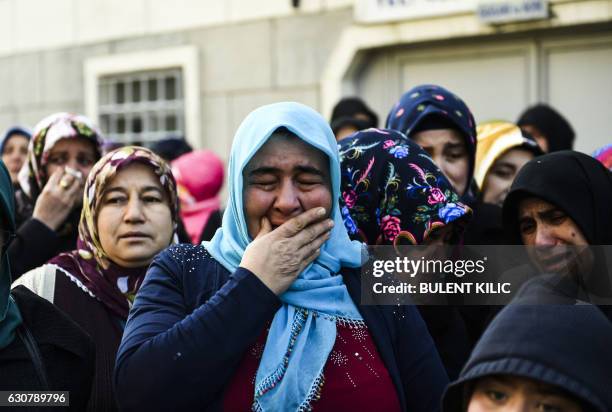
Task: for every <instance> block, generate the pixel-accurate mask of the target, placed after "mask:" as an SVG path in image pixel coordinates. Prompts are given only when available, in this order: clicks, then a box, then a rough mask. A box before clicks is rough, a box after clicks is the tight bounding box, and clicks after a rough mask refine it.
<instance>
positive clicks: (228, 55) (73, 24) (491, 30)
mask: <svg viewBox="0 0 612 412" xmlns="http://www.w3.org/2000/svg"><path fill="white" fill-rule="evenodd" d="M359 1H362V0H302V1H301V2H300V3H301V5H300V8H299V9H294V8H293V7H292V6H291V1H289V0H286V1H285V0H262V1H252V0H224V1H212V0H173V1H172V2H167V1H164V0H130V1H127V2H126V1H118V0H0V128H5V127H7V126H9V125H11V124H13V123H16V122H17V123H25V124H29V125H33V124H34V123H35V122H36V121H38V120H40V119H41V118H42V117H44V116H45V115H47V114H49V113H51V112H55V111H59V110H71V111H78V112H87V113H88V114H90V115H91V114H93V115H95V113H96V87H95V82H96V78H97V77H96V76H101V75H104V74H109V73H111V74H112V73H121V72H123V71H131V70H146V69H148V68H158V67H165V66H168V67H181V68H183V69H184V71H186V72H187V73H188V75H187V76H186V77H185V85H184V86H185V89H186V93H185V94H186V95H187V94H189V96H190V97H189V98H188V99H187V100H188V101H186V107H185V113H186V114H185V115H186V129H187V133H188V136H187V138H188V140H189V141H190V142H192V143H193V144H194V145H195V146H197V147H207V148H211V149H213V150H215V151H217V152H218V153H219V154H220V155H222V156H223V157H227V154H228V153H229V147H230V145H231V140H232V136H233V133H234V131H235V129H236V128H237V126H238V124H239V123H240V121H241V120H242V119H243V118H244V116H245V115H246V114H247V113H248V112H249V111H251V110H252V109H254V108H256V107H257V106H259V105H262V104H265V103H270V102H274V101H279V100H296V101H300V102H303V103H305V104H308V105H311V106H313V107H315V108H317V109H318V110H320V111H321V112H322V113H324V114H325V115H326V116H328V115H329V113H330V111H331V107H332V106H333V104H334V103H335V102H336V101H337V100H338V99H339V98H340V97H341V96H342V95H347V94H360V95H362V96H363V97H365V98H366V99H367V100H368V102H371V104H372V105H373V106H374V108H375V109H376V110H377V112H378V113H379V115H380V117H381V119H384V117H385V115H386V112H387V111H388V109H389V107H390V105H391V104H393V102H394V101H395V100H397V98H398V97H399V96H400V94H401V93H402V92H403V91H405V89H407V88H410V87H412V86H413V85H415V84H417V83H421V82H425V81H432V82H440V83H443V84H446V85H447V86H449V87H450V88H452V89H454V90H455V89H456V91H457V93H458V94H460V95H462V96H464V97H465V99H466V100H467V101H468V103H469V104H470V105H471V106H472V107H473V108H474V111H475V112H476V116H477V118H479V119H482V120H484V119H488V118H493V117H494V118H508V119H510V120H512V119H514V118H515V116H516V114H517V113H518V112H519V111H520V110H521V109H522V108H523V107H524V106H525V105H527V104H531V103H535V102H537V101H548V102H551V103H552V104H554V105H556V106H558V107H559V109H560V110H561V111H562V112H563V113H564V114H566V115H567V116H568V117H569V118H570V120H571V121H572V123H573V124H574V125H575V126H576V129H577V131H578V136H579V137H578V148H579V149H582V150H585V151H589V150H591V149H592V148H594V147H595V146H597V145H599V144H600V143H601V144H603V143H606V142H609V141H611V140H612V134H611V133H608V132H607V131H608V130H611V129H612V127H610V126H611V125H610V120H609V113H610V112H612V100H611V99H612V98H611V97H610V96H612V81H609V80H608V78H609V74H608V73H609V72H610V67H611V66H612V41H611V36H612V0H562V1H552V2H551V5H550V11H551V13H550V15H551V17H550V18H548V19H545V20H539V21H532V22H521V23H516V22H515V23H507V24H501V25H488V24H484V23H482V22H480V21H479V20H478V18H477V16H476V15H475V13H474V12H473V11H466V10H462V11H455V12H450V13H446V14H439V15H435V16H426V17H416V18H411V19H408V20H401V21H382V22H376V23H362V22H358V21H357V20H356V18H355V14H354V7H353V6H354V5H355V4H356V3H358V2H359ZM447 1H455V0H447ZM457 1H461V0H457ZM170 3H171V6H168V5H169V4H170ZM144 56H148V57H144ZM92 82H93V83H92ZM606 136H609V138H607V137H606ZM606 139H607V141H606Z"/></svg>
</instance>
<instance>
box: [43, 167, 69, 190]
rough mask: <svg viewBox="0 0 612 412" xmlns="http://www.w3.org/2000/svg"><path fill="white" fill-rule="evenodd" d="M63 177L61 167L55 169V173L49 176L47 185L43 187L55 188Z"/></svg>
mask: <svg viewBox="0 0 612 412" xmlns="http://www.w3.org/2000/svg"><path fill="white" fill-rule="evenodd" d="M63 175H64V171H63V170H62V168H61V167H59V168H57V169H56V170H55V172H53V173H52V174H51V176H49V180H47V184H46V185H45V187H46V186H57V185H58V184H59V181H60V179H61V178H62V176H63Z"/></svg>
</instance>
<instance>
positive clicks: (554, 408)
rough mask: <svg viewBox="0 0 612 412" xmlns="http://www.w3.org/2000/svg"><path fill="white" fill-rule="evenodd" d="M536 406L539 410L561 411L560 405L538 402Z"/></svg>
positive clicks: (540, 411)
mask: <svg viewBox="0 0 612 412" xmlns="http://www.w3.org/2000/svg"><path fill="white" fill-rule="evenodd" d="M536 407H537V410H538V411H539V412H563V408H562V407H560V406H558V405H553V404H550V403H546V402H539V403H538V404H537V406H536Z"/></svg>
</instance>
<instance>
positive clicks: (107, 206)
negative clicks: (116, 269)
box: [97, 163, 174, 268]
mask: <svg viewBox="0 0 612 412" xmlns="http://www.w3.org/2000/svg"><path fill="white" fill-rule="evenodd" d="M97 230H98V237H99V239H100V244H101V245H102V249H104V251H105V252H106V254H107V255H108V257H109V258H110V259H111V260H112V261H113V262H115V263H116V264H118V265H120V266H123V267H128V268H131V267H142V266H146V265H148V264H149V263H151V261H152V260H153V258H154V257H155V255H157V253H159V252H160V251H161V250H162V249H164V248H165V247H167V246H168V245H169V244H170V242H171V240H172V235H173V231H174V230H173V222H172V213H171V211H170V206H169V199H168V196H167V194H166V192H165V190H164V188H163V187H162V185H161V183H160V181H159V177H157V176H156V175H155V173H154V172H153V170H151V167H149V166H147V165H144V164H139V163H133V164H130V165H128V166H126V167H125V168H124V169H122V170H121V171H119V172H118V173H117V174H116V175H115V177H114V178H113V179H112V180H111V181H110V182H109V183H108V186H107V188H106V190H105V191H104V193H102V199H101V202H100V206H99V208H98V216H97Z"/></svg>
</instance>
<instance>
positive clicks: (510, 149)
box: [474, 122, 543, 223]
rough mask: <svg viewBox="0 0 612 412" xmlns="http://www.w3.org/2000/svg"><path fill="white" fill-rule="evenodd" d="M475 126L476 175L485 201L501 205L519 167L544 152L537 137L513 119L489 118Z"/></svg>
mask: <svg viewBox="0 0 612 412" xmlns="http://www.w3.org/2000/svg"><path fill="white" fill-rule="evenodd" d="M476 130H477V132H478V149H477V150H476V173H475V174H474V177H475V179H476V183H477V184H478V187H479V188H480V192H481V196H482V201H483V202H484V203H488V204H494V205H497V206H500V207H501V206H502V205H503V203H504V199H505V198H506V195H507V194H508V191H509V190H510V186H511V185H512V182H513V181H514V178H515V177H516V175H517V173H518V172H519V170H521V168H522V167H523V166H525V164H526V163H527V162H528V161H530V160H531V159H533V158H534V157H535V156H539V155H541V154H543V152H542V149H540V147H539V146H538V144H537V143H536V142H535V140H533V139H532V138H531V137H530V136H529V135H527V134H525V132H523V131H522V130H521V129H520V128H519V127H518V126H516V125H514V124H512V123H508V122H488V123H483V124H480V125H478V127H477V128H476ZM500 223H501V222H500Z"/></svg>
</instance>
